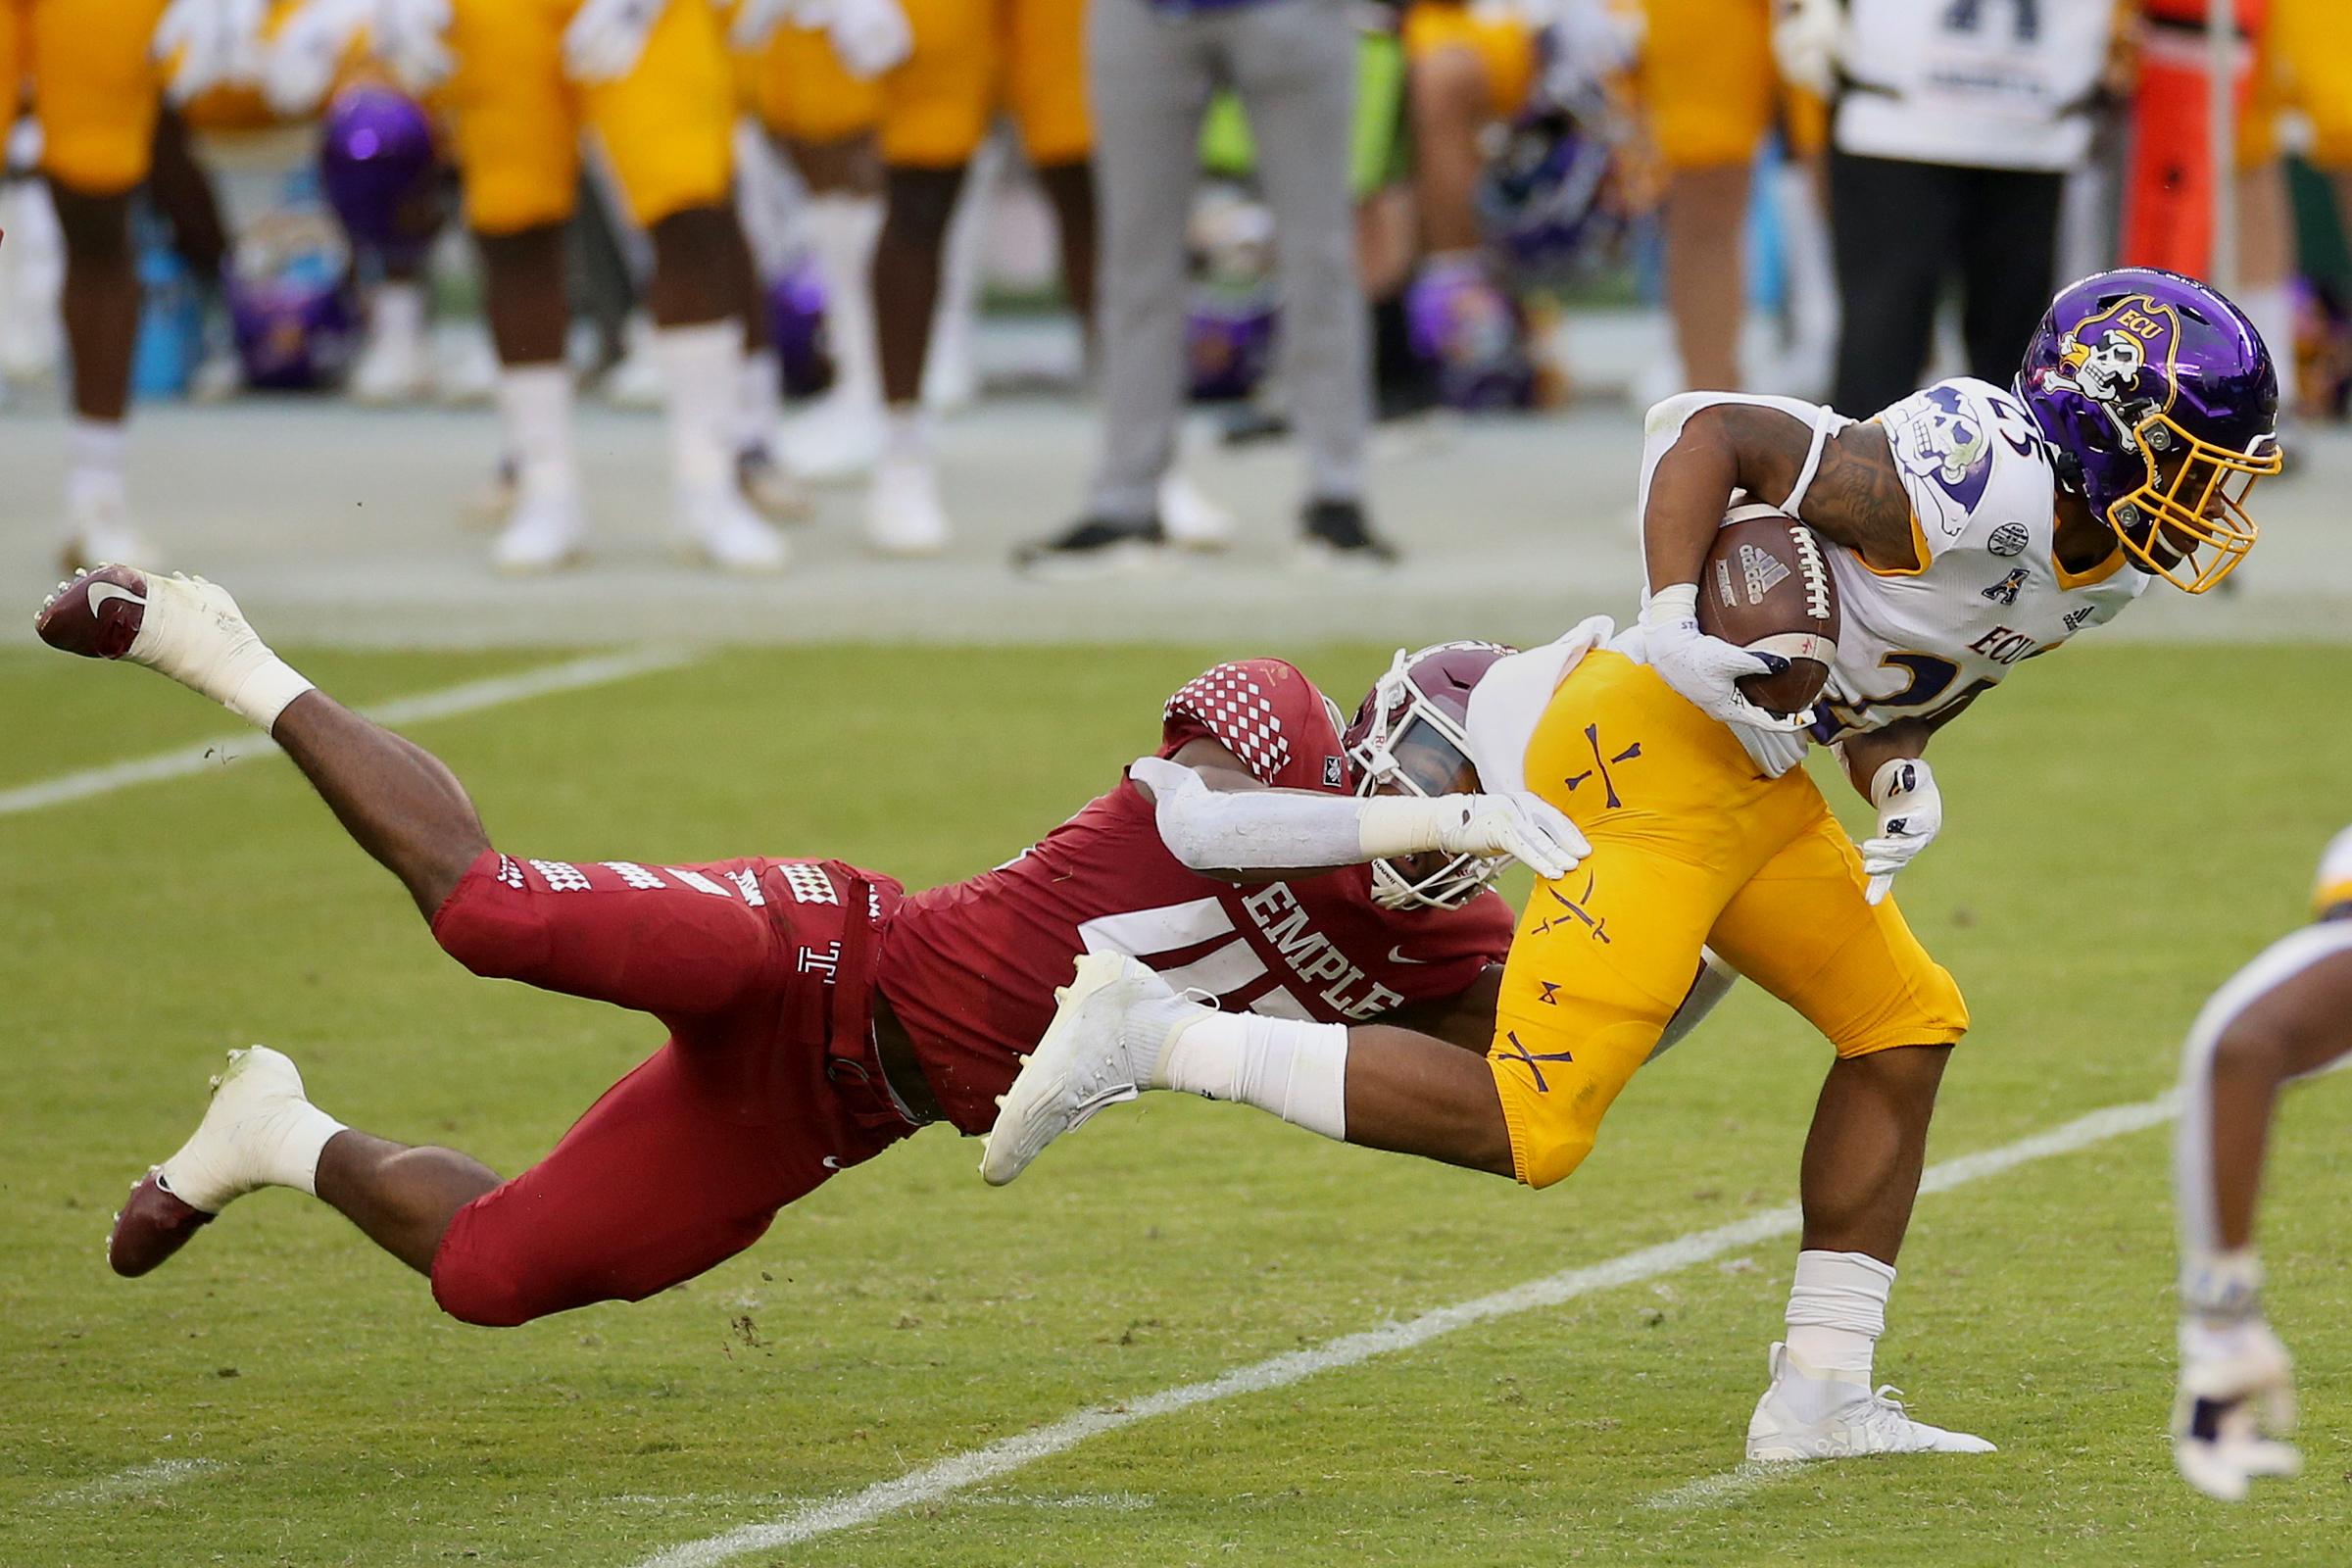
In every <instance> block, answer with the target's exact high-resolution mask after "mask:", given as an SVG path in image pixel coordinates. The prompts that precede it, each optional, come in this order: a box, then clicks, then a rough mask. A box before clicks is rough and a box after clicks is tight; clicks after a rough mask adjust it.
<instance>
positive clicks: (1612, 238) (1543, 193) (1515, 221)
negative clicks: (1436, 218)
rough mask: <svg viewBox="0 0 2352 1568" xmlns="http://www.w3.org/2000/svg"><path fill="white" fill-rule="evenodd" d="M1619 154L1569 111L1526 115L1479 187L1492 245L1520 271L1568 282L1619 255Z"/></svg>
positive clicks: (1532, 278) (1622, 223) (1622, 228)
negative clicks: (1617, 183)
mask: <svg viewBox="0 0 2352 1568" xmlns="http://www.w3.org/2000/svg"><path fill="white" fill-rule="evenodd" d="M1616 165H1617V154H1616V150H1615V148H1614V147H1613V146H1612V145H1611V144H1610V143H1609V141H1608V140H1607V139H1606V138H1604V137H1602V136H1600V135H1598V134H1596V133H1595V132H1594V131H1593V129H1592V127H1591V126H1589V125H1588V124H1586V123H1585V122H1583V121H1582V120H1580V119H1579V118H1578V117H1577V116H1576V115H1575V114H1573V113H1572V112H1570V111H1569V110H1566V109H1561V108H1546V109H1544V110H1542V111H1540V112H1537V113H1534V114H1530V115H1525V116H1522V117H1521V118H1520V119H1519V121H1518V122H1517V123H1514V124H1513V125H1512V126H1511V128H1510V134H1509V136H1508V138H1507V139H1506V140H1505V141H1504V143H1503V147H1502V151H1501V153H1500V154H1499V155H1498V156H1496V157H1495V159H1493V160H1492V161H1491V162H1490V163H1489V164H1488V165H1487V172H1486V175H1485V177H1484V178H1483V179H1481V180H1480V182H1479V187H1478V197H1477V201H1478V217H1479V221H1480V225H1481V226H1482V227H1483V228H1484V229H1485V230H1486V234H1487V241H1488V244H1489V245H1490V246H1491V247H1492V248H1493V249H1494V250H1495V252H1496V253H1497V255H1498V256H1499V257H1500V258H1501V260H1502V261H1503V262H1504V264H1505V265H1506V266H1507V267H1508V269H1509V270H1510V271H1511V273H1512V274H1513V275H1514V276H1517V277H1519V278H1522V279H1524V280H1526V281H1529V282H1545V283H1558V282H1570V281H1574V280H1577V279H1579V278H1582V277H1585V276H1588V275H1590V274H1591V273H1593V272H1594V271H1597V270H1600V269H1602V268H1604V267H1606V266H1607V265H1608V264H1609V263H1610V262H1611V261H1612V260H1614V259H1615V258H1616V256H1617V254H1618V252H1619V251H1620V250H1622V249H1623V242H1624V239H1625V236H1626V233H1627V227H1628V225H1627V223H1626V220H1625V215H1624V214H1623V213H1622V212H1620V211H1618V207H1619V203H1618V202H1617V201H1616V199H1615V186H1616Z"/></svg>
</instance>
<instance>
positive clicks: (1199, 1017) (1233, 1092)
mask: <svg viewBox="0 0 2352 1568" xmlns="http://www.w3.org/2000/svg"><path fill="white" fill-rule="evenodd" d="M1147 1089H1174V1090H1181V1091H1184V1092H1186V1093H1190V1094H1197V1095H1201V1096H1202V1097H1204V1098H1206V1099H1210V1100H1230V1101H1237V1102H1240V1103H1244V1104H1249V1105H1255V1106H1257V1107H1258V1108H1259V1109H1261V1110H1265V1111H1268V1112H1270V1113H1271V1114H1273V1115H1276V1116H1280V1117H1281V1118H1282V1119H1283V1120H1285V1121H1288V1122H1290V1123H1292V1124H1294V1125H1296V1126H1299V1127H1304V1128H1306V1129H1307V1130H1308V1131H1309V1132H1317V1133H1321V1134H1322V1135H1323V1136H1324V1137H1326V1138H1332V1139H1338V1140H1342V1141H1344V1142H1348V1143H1354V1144H1362V1145H1365V1146H1367V1147H1370V1148H1374V1149H1387V1150H1391V1151H1394V1152H1400V1153H1412V1154H1420V1155H1423V1156H1425V1157H1427V1158H1431V1159H1438V1160H1443V1161H1445V1162H1446V1163H1448V1164H1456V1165H1465V1166H1468V1167H1470V1168H1471V1169H1474V1170H1488V1171H1493V1172H1495V1174H1497V1175H1504V1176H1507V1175H1509V1174H1510V1173H1511V1150H1510V1136H1509V1132H1508V1130H1507V1128H1506V1127H1505V1126H1504V1123H1503V1118H1502V1107H1501V1104H1500V1103H1499V1102H1498V1101H1497V1099H1496V1097H1495V1079H1494V1075H1493V1074H1492V1073H1491V1072H1490V1071H1489V1070H1488V1068H1487V1064H1486V1061H1485V1058H1484V1057H1482V1056H1480V1055H1478V1054H1474V1053H1471V1052H1467V1051H1464V1050H1462V1049H1461V1048H1460V1047H1458V1046H1454V1045H1450V1044H1448V1043H1446V1041H1444V1040H1440V1039H1438V1038H1436V1037H1435V1036H1432V1035H1424V1034H1419V1033H1416V1032H1415V1031H1412V1030H1409V1029H1397V1028H1390V1027H1385V1026H1381V1025H1358V1026H1356V1027H1354V1028H1348V1026H1346V1025H1344V1024H1336V1023H1313V1022H1308V1021H1304V1020H1299V1019H1292V1018H1270V1017H1263V1016H1260V1015H1258V1014H1256V1013H1247V1012H1243V1013H1229V1012H1219V1011H1218V1010H1216V1009H1215V1008H1214V1007H1208V1006H1203V1005H1201V1004H1200V1003H1197V1002H1193V1001H1190V1000H1188V999H1186V998H1184V997H1180V996H1178V995H1177V994H1176V993H1175V992H1174V991H1172V990H1171V989H1169V987H1168V984H1167V982H1166V981H1164V980H1162V979H1161V978H1160V977H1159V976H1158V975H1157V974H1155V973H1153V972H1152V970H1151V969H1150V968H1149V967H1147V966H1146V965H1144V964H1143V963H1141V962H1139V961H1137V960H1136V959H1134V958H1131V957H1128V956H1125V955H1124V954H1117V953H1098V954H1093V955H1090V956H1087V957H1084V958H1081V959H1079V960H1078V973H1077V978H1076V979H1075V980H1074V981H1073V982H1072V983H1071V984H1070V985H1069V987H1067V988H1066V989H1065V990H1064V991H1063V992H1062V993H1061V1005H1060V1007H1059V1009H1058V1010H1057V1011H1056V1012H1055V1013H1054V1021H1053V1023H1052V1024H1051V1025H1050V1026H1049V1027H1048V1028H1047V1030H1046V1033H1045V1036H1044V1037H1043V1038H1042V1039H1041V1040H1040V1041H1039V1042H1038V1047H1037V1050H1036V1052H1035V1053H1033V1054H1031V1055H1030V1057H1029V1059H1028V1061H1027V1063H1026V1064H1025V1065H1024V1067H1023V1068H1022V1071H1021V1074H1020V1076H1019V1077H1018V1078H1016V1079H1015V1080H1014V1082H1013V1086H1012V1089H1011V1090H1010V1092H1008V1093H1007V1094H1006V1095H1005V1097H1004V1099H1003V1100H1002V1101H1000V1102H999V1105H1000V1109H999V1113H998V1117H997V1124H996V1127H995V1129H994V1130H993V1131H992V1132H990V1134H989V1135H988V1140H987V1147H986V1150H985V1151H984V1152H983V1154H982V1156H981V1161H980V1172H981V1174H982V1175H983V1176H985V1177H987V1179H988V1180H989V1181H990V1182H992V1183H994V1184H996V1185H998V1186H1002V1185H1004V1184H1005V1183H1006V1182H1009V1181H1011V1180H1012V1179H1013V1178H1014V1177H1016V1176H1018V1175H1019V1174H1020V1173H1021V1172H1022V1171H1023V1170H1025V1169H1027V1168H1028V1166H1029V1163H1030V1162H1031V1161H1032V1160H1034V1159H1035V1158H1036V1157H1037V1156H1038V1154H1039V1153H1041V1152H1043V1151H1044V1149H1045V1147H1046V1145H1048V1144H1050V1143H1052V1142H1053V1141H1054V1139H1055V1138H1058V1137H1060V1136H1061V1135H1062V1134H1063V1133H1066V1132H1069V1131H1071V1130H1072V1129H1074V1128H1076V1127H1078V1126H1079V1125H1081V1124H1082V1123H1084V1122H1085V1121H1086V1120H1087V1119H1088V1118H1089V1117H1091V1116H1093V1115H1094V1114H1095V1112H1097V1111H1099V1110H1101V1109H1102V1108H1103V1106H1105V1105H1111V1104H1116V1103H1120V1102H1122V1101H1128V1100H1133V1099H1135V1098H1136V1097H1137V1096H1138V1095H1139V1094H1141V1093H1142V1092H1143V1091H1145V1090H1147Z"/></svg>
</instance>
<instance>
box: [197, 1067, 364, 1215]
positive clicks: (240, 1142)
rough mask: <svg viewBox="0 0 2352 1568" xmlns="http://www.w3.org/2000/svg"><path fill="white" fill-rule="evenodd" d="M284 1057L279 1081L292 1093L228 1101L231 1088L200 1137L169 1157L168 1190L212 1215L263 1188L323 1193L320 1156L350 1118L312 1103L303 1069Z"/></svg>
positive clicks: (210, 1111) (218, 1097)
mask: <svg viewBox="0 0 2352 1568" xmlns="http://www.w3.org/2000/svg"><path fill="white" fill-rule="evenodd" d="M278 1060H279V1064H280V1070H281V1072H282V1074H283V1076H282V1077H279V1078H278V1083H277V1085H274V1086H272V1087H273V1088H274V1087H283V1088H286V1089H288V1090H290V1091H291V1092H290V1093H285V1094H282V1095H281V1094H277V1093H269V1094H266V1095H264V1096H261V1097H252V1098H241V1100H240V1102H239V1103H237V1104H236V1105H234V1106H233V1108H232V1106H231V1105H229V1104H223V1103H222V1099H223V1097H224V1096H226V1095H228V1094H229V1093H230V1092H231V1091H230V1090H229V1089H228V1088H226V1087H224V1088H223V1089H222V1090H221V1093H220V1094H218V1095H216V1096H215V1097H214V1102H213V1103H212V1105H211V1106H210V1107H208V1108H207V1109H206V1111H205V1117H204V1123H203V1125H202V1126H201V1127H199V1128H198V1129H197V1132H196V1136H194V1137H193V1138H190V1139H189V1140H188V1141H187V1142H186V1143H185V1144H183V1145H181V1146H180V1149H179V1152H177V1153H175V1154H173V1155H172V1157H171V1158H170V1159H167V1160H165V1161H164V1163H163V1166H162V1169H161V1178H162V1181H163V1185H164V1189H165V1191H167V1192H169V1193H171V1194H172V1196H174V1197H176V1198H177V1199H179V1201H181V1202H183V1203H187V1204H189V1205H190V1206H192V1207H195V1208H200V1209H203V1210H204V1211H205V1212H206V1213H208V1214H218V1213H220V1212H221V1209H222V1208H223V1207H225V1206H227V1204H228V1203H229V1202H230V1201H232V1200H234V1199H238V1198H242V1197H243V1196H244V1195H245V1194H247V1193H250V1192H254V1191H256V1190H257V1189H259V1188H263V1187H291V1188H293V1189H294V1190H295V1191H297V1192H303V1193H308V1194H310V1195H311V1196H312V1197H313V1198H316V1197H318V1196H319V1154H320V1153H321V1152H324V1150H325V1149H326V1143H327V1140H328V1139H330V1138H332V1137H334V1136H335V1134H337V1133H339V1132H341V1131H343V1124H342V1123H341V1122H339V1121H337V1120H335V1118H334V1117H332V1116H329V1115H328V1114H327V1113H326V1112H325V1111H323V1110H320V1109H319V1107H318V1106H317V1105H314V1104H312V1103H310V1101H309V1100H308V1099H307V1098H305V1097H304V1096H303V1094H302V1077H301V1074H299V1073H297V1072H294V1071H293V1070H292V1069H293V1064H292V1063H291V1062H286V1061H284V1059H283V1058H282V1057H280V1058H278ZM224 1118H225V1119H224Z"/></svg>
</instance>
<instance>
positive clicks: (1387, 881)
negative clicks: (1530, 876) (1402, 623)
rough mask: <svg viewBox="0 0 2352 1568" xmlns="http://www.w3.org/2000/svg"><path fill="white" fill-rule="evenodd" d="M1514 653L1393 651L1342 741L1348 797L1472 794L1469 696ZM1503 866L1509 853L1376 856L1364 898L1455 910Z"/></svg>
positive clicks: (1494, 648) (1458, 647) (1467, 648)
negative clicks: (1349, 779) (1351, 779)
mask: <svg viewBox="0 0 2352 1568" xmlns="http://www.w3.org/2000/svg"><path fill="white" fill-rule="evenodd" d="M1517 652H1518V650H1517V649H1515V648H1508V647H1505V646H1504V645H1503V644H1501V643H1477V642H1464V643H1437V644H1434V645H1432V646H1431V647H1428V648H1423V649H1418V650H1416V651H1415V652H1413V653H1409V654H1408V653H1406V652H1405V651H1404V650H1403V649H1401V648H1399V649H1397V657H1396V659H1395V660H1394V661H1393V662H1391V663H1390V665H1389V671H1388V673H1387V674H1385V675H1383V676H1381V677H1380V679H1379V680H1378V681H1377V682H1376V683H1374V685H1373V687H1372V690H1371V691H1370V692H1368V693H1366V694H1365V697H1364V700H1363V702H1362V703H1361V704H1359V705H1358V706H1357V708H1356V710H1355V717H1354V718H1353V719H1352V720H1351V721H1349V723H1348V729H1347V733H1346V734H1344V735H1343V736H1341V738H1340V745H1341V749H1342V750H1344V751H1345V752H1346V753H1347V754H1348V766H1349V768H1350V769H1351V770H1352V771H1353V772H1354V774H1355V793H1356V794H1358V795H1373V794H1380V793H1387V794H1396V795H1419V796H1423V797H1428V796H1432V795H1447V794H1454V793H1457V792H1463V791H1474V790H1476V789H1477V788H1478V787H1479V785H1478V769H1477V766H1476V765H1475V764H1474V763H1473V762H1472V760H1471V758H1470V735H1469V725H1470V693H1471V691H1472V690H1473V689H1475V688H1476V687H1477V685H1478V683H1479V682H1480V681H1481V680H1484V679H1485V678H1486V674H1487V671H1488V670H1490V669H1493V668H1494V667H1495V662H1496V661H1497V660H1501V659H1505V658H1507V657H1509V656H1510V655H1512V654H1515V653H1517ZM1509 863H1510V857H1509V856H1507V855H1505V856H1494V857H1487V856H1477V855H1454V856H1448V855H1446V854H1444V853H1443V852H1438V853H1433V854H1429V855H1416V856H1411V857H1407V858H1399V859H1393V860H1375V861H1373V862H1372V901H1373V902H1374V903H1375V904H1378V905H1379V906H1380V907H1383V908H1385V909H1404V908H1412V907H1430V908H1440V909H1451V908H1457V907H1460V906H1462V905H1464V904H1467V903H1469V902H1470V901H1471V900H1472V899H1473V898H1476V897H1477V896H1478V895H1479V893H1480V892H1482V891H1483V890H1484V889H1485V888H1486V886H1487V884H1488V883H1490V882H1492V881H1494V880H1495V874H1496V873H1497V872H1499V871H1501V869H1502V868H1503V867H1504V866H1506V865H1508V864H1509Z"/></svg>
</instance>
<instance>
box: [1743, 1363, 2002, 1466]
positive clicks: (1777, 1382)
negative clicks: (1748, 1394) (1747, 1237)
mask: <svg viewBox="0 0 2352 1568" xmlns="http://www.w3.org/2000/svg"><path fill="white" fill-rule="evenodd" d="M1767 1364H1768V1365H1769V1366H1770V1367H1771V1369H1772V1387H1770V1388H1768V1389H1766V1390H1765V1391H1764V1397H1762V1398H1760V1399H1758V1400H1757V1401H1756V1413H1755V1415H1754V1416H1753V1417H1751V1418H1750V1419H1749V1421H1748V1423H1747V1456H1748V1457H1749V1458H1750V1459H1847V1458H1853V1457H1855V1456H1857V1455H1860V1454H1866V1453H1992V1452H1995V1451H1996V1450H1995V1449H1994V1447H1993V1446H1992V1445H1991V1444H1989V1443H1986V1442H1985V1440H1984V1439H1983V1438H1975V1437H1970V1436H1969V1435H1968V1434H1967V1433H1965V1432H1946V1431H1944V1430H1943V1429H1942V1428H1941V1427H1932V1426H1929V1425H1928V1424H1927V1423H1926V1422H1924V1421H1914V1420H1912V1419H1911V1417H1910V1416H1909V1415H1908V1414H1906V1413H1905V1412H1904V1410H1903V1406H1902V1403H1901V1401H1900V1400H1898V1399H1896V1398H1895V1397H1893V1396H1895V1395H1898V1394H1900V1393H1902V1390H1900V1389H1896V1388H1891V1387H1886V1386H1882V1387H1881V1388H1879V1389H1878V1390H1877V1391H1876V1392H1875V1393H1874V1392H1872V1391H1871V1390H1870V1389H1868V1388H1866V1387H1865V1386H1864V1385H1862V1384H1859V1383H1847V1382H1845V1381H1843V1380H1842V1379H1840V1378H1838V1377H1836V1376H1834V1375H1832V1374H1828V1373H1822V1372H1817V1371H1816V1370H1814V1369H1813V1368H1811V1367H1809V1366H1806V1365H1805V1364H1804V1363H1803V1362H1801V1361H1799V1360H1798V1359H1797V1358H1796V1357H1795V1356H1794V1355H1793V1354H1791V1353H1790V1352H1789V1347H1788V1346H1786V1345H1782V1344H1778V1343H1776V1344H1775V1345H1774V1346H1773V1348H1772V1351H1771V1354H1770V1356H1769V1357H1768V1359H1767ZM1808 1385H1809V1386H1808ZM1814 1411H1820V1412H1822V1413H1821V1414H1820V1415H1819V1416H1817V1417H1814V1418H1812V1419H1808V1415H1809V1413H1810V1412H1814Z"/></svg>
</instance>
